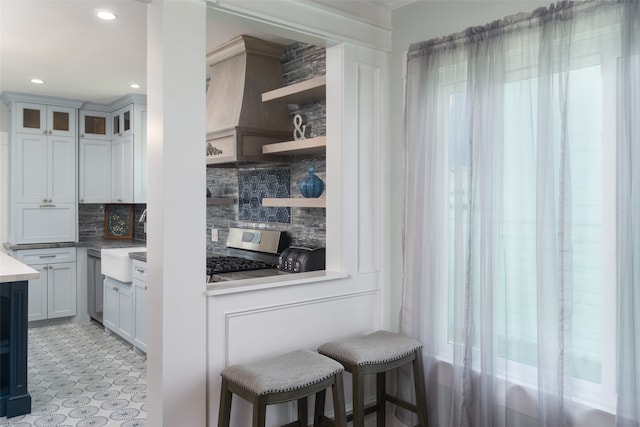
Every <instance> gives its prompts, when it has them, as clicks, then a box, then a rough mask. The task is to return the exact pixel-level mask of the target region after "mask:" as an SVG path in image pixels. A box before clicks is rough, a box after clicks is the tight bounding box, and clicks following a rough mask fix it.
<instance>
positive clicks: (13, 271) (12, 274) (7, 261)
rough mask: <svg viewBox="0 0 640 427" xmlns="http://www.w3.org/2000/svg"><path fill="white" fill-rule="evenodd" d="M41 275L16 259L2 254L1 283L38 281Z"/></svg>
mask: <svg viewBox="0 0 640 427" xmlns="http://www.w3.org/2000/svg"><path fill="white" fill-rule="evenodd" d="M39 277H40V273H38V272H37V271H36V270H34V269H33V268H31V267H29V266H28V265H26V264H23V263H21V262H20V261H18V260H17V259H15V258H12V257H10V256H9V255H7V254H5V253H2V252H0V283H4V282H17V281H20V280H30V279H38V278H39Z"/></svg>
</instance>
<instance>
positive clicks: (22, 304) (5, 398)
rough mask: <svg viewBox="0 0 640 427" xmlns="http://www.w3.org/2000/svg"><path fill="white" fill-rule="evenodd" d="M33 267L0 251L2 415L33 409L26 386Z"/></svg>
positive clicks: (19, 413) (37, 275) (0, 409)
mask: <svg viewBox="0 0 640 427" xmlns="http://www.w3.org/2000/svg"><path fill="white" fill-rule="evenodd" d="M39 277H40V273H38V272H37V271H36V270H34V269H33V268H31V267H29V266H27V265H25V264H23V263H21V262H20V261H18V260H16V259H14V258H12V257H10V256H9V255H7V254H4V253H0V416H6V417H8V418H10V417H15V416H18V415H24V414H28V413H30V412H31V396H30V395H29V392H28V390H27V338H28V331H27V303H28V300H29V298H28V297H29V290H28V286H29V280H30V279H37V278H39Z"/></svg>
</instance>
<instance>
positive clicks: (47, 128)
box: [16, 102, 76, 136]
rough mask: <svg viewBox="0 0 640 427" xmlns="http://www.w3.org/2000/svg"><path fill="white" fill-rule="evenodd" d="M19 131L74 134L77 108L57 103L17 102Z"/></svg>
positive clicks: (63, 134)
mask: <svg viewBox="0 0 640 427" xmlns="http://www.w3.org/2000/svg"><path fill="white" fill-rule="evenodd" d="M16 109H17V112H16V118H17V129H16V130H17V132H18V133H34V134H35V133H37V134H44V135H57V136H74V135H75V134H76V109H75V108H69V107H59V106H56V105H44V104H31V103H26V102H17V103H16Z"/></svg>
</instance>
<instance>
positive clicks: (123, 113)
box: [111, 104, 134, 138]
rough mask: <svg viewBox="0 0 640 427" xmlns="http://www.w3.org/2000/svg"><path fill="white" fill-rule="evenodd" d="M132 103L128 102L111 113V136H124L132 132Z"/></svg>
mask: <svg viewBox="0 0 640 427" xmlns="http://www.w3.org/2000/svg"><path fill="white" fill-rule="evenodd" d="M133 109H134V105H133V104H129V105H127V106H125V107H122V108H120V109H119V110H116V111H114V112H113V113H112V115H111V117H112V122H113V127H112V129H113V134H112V136H113V137H114V138H115V137H118V136H126V135H131V134H132V133H133V113H134V111H133Z"/></svg>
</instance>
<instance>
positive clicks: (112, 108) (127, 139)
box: [78, 95, 147, 203]
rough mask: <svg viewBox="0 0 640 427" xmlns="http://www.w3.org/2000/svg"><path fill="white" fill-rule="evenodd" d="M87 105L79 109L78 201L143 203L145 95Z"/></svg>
mask: <svg viewBox="0 0 640 427" xmlns="http://www.w3.org/2000/svg"><path fill="white" fill-rule="evenodd" d="M86 108H87V109H86V110H81V111H80V123H81V131H80V132H81V137H80V161H79V175H78V176H79V183H78V189H79V202H80V203H146V201H147V149H146V146H147V120H146V118H147V109H146V98H145V97H141V96H137V95H127V96H124V97H122V98H120V99H118V100H116V101H115V102H114V103H112V104H110V105H95V104H92V105H87V106H86ZM82 126H84V127H82Z"/></svg>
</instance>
